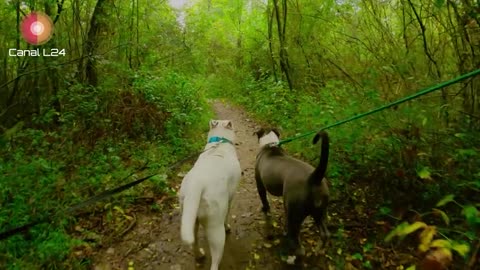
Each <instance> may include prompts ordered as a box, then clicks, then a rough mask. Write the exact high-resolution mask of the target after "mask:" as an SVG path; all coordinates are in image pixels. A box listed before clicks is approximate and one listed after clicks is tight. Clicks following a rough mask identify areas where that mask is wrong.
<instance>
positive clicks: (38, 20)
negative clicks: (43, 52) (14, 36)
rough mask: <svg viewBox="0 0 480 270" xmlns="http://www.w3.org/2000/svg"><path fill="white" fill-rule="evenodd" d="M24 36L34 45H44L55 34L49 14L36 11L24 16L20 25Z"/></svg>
mask: <svg viewBox="0 0 480 270" xmlns="http://www.w3.org/2000/svg"><path fill="white" fill-rule="evenodd" d="M20 28H21V32H22V37H23V39H25V41H26V42H28V43H30V44H32V45H42V44H44V43H46V42H47V41H49V40H50V38H51V37H52V34H53V22H52V20H51V19H50V17H48V16H47V15H45V14H43V13H41V12H37V11H34V12H32V13H30V14H28V15H27V16H25V18H23V21H22V24H21V26H20Z"/></svg>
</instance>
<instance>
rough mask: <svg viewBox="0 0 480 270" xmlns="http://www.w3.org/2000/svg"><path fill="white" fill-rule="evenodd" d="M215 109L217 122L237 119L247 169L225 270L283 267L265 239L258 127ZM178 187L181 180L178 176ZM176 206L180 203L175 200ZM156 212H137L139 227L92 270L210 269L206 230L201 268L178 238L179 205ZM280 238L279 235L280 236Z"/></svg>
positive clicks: (234, 112) (234, 111)
mask: <svg viewBox="0 0 480 270" xmlns="http://www.w3.org/2000/svg"><path fill="white" fill-rule="evenodd" d="M213 108H214V110H215V112H216V115H217V118H218V119H230V120H233V122H234V126H235V130H236V137H237V143H236V148H237V154H238V157H239V159H240V164H241V167H242V171H243V177H242V179H241V183H240V186H239V188H238V190H237V195H236V198H235V201H234V206H233V208H232V211H231V217H232V218H231V222H230V223H231V227H232V232H231V234H230V235H229V236H228V237H227V240H226V244H225V252H224V256H223V260H222V263H221V267H220V268H221V269H222V270H225V269H279V266H281V264H280V262H279V256H277V255H276V251H275V250H276V249H278V248H277V247H278V242H279V241H278V240H277V241H271V242H266V240H264V237H263V215H262V213H261V212H260V200H259V198H258V195H257V190H256V186H255V183H254V162H255V154H256V151H257V141H256V137H255V136H253V132H254V131H255V128H256V127H257V125H256V124H255V123H254V122H253V121H250V120H249V119H248V116H247V115H246V113H245V112H243V111H242V110H240V109H238V108H234V107H232V106H230V105H228V104H224V103H222V102H219V101H216V102H214V103H213ZM175 181H178V184H179V183H180V182H181V178H180V177H177V178H176V179H175ZM270 201H271V202H272V208H273V212H274V213H275V215H276V216H278V219H281V217H280V216H279V215H281V212H282V210H281V209H282V208H283V207H282V206H281V203H280V202H279V201H278V200H272V199H271V200H270ZM172 202H173V203H172V204H175V202H176V199H174V200H172ZM160 213H163V214H159V213H158V212H157V213H148V212H146V213H137V222H136V226H135V228H133V229H132V230H131V231H129V232H128V233H127V234H126V235H125V236H124V237H123V238H122V239H121V240H119V241H117V242H115V243H113V244H112V245H111V246H110V247H104V248H102V249H101V250H99V251H98V252H97V253H96V254H95V256H94V260H93V261H94V269H96V270H107V269H127V267H128V264H129V262H133V265H134V269H142V270H143V269H145V270H147V269H160V270H163V269H165V270H181V269H182V270H183V269H185V270H190V269H209V268H208V266H209V264H210V255H209V251H208V247H207V246H206V241H205V239H204V234H203V230H202V229H201V230H200V235H201V236H200V241H201V242H200V243H201V245H202V246H203V247H204V249H205V251H206V252H207V260H206V262H205V264H204V265H197V264H196V263H195V261H194V257H193V254H192V252H191V251H189V250H188V248H186V247H185V246H183V245H182V243H181V240H180V234H179V233H180V215H179V210H178V206H177V207H175V205H174V206H173V207H172V208H171V209H169V210H163V211H161V212H160ZM278 219H277V221H278V225H277V229H276V230H277V232H276V233H277V235H278V234H281V227H282V226H283V225H282V221H281V220H278ZM277 239H278V237H277Z"/></svg>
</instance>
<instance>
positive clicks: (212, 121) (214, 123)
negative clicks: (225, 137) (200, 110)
mask: <svg viewBox="0 0 480 270" xmlns="http://www.w3.org/2000/svg"><path fill="white" fill-rule="evenodd" d="M216 126H218V121H217V120H213V119H212V120H210V128H214V127H216Z"/></svg>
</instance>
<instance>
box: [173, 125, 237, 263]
mask: <svg viewBox="0 0 480 270" xmlns="http://www.w3.org/2000/svg"><path fill="white" fill-rule="evenodd" d="M234 139H235V133H234V130H233V124H232V122H231V121H230V120H210V131H209V133H208V141H207V145H206V146H205V150H204V151H203V152H202V154H200V156H199V158H198V160H197V161H196V162H195V165H194V166H193V168H192V169H191V170H190V171H189V172H188V174H187V175H186V176H185V178H184V179H183V181H182V186H181V187H180V193H179V199H180V209H181V211H182V225H181V236H182V240H183V241H184V242H185V243H186V244H188V245H190V246H191V245H192V244H193V248H194V252H195V257H196V258H197V259H201V258H202V257H203V256H204V253H203V250H201V249H199V248H198V225H199V224H200V225H202V227H203V228H204V229H205V231H206V235H207V239H208V243H209V246H210V253H211V256H212V264H211V267H210V269H211V270H217V269H218V266H219V264H220V261H221V260H222V256H223V247H224V245H225V233H226V232H228V231H229V230H230V228H229V225H228V216H229V212H230V206H231V202H232V199H233V196H234V194H235V190H236V189H237V186H238V183H239V182H240V176H241V169H240V162H239V161H238V158H237V153H236V151H235V145H234V143H233V142H234Z"/></svg>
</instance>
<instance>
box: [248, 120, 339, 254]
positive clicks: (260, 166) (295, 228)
mask: <svg viewBox="0 0 480 270" xmlns="http://www.w3.org/2000/svg"><path fill="white" fill-rule="evenodd" d="M255 133H256V134H257V136H258V141H259V144H260V151H259V153H258V155H257V160H256V165H255V180H256V182H257V190H258V194H259V195H260V199H261V200H262V204H263V208H262V211H263V212H264V213H265V215H266V218H267V228H266V229H267V231H268V230H270V228H269V227H270V226H271V223H270V218H269V217H270V215H269V212H270V205H269V204H268V200H267V191H268V192H269V193H270V194H271V195H274V196H283V203H284V207H285V215H286V217H285V218H286V230H287V241H288V246H289V249H290V251H291V250H294V251H295V255H299V256H303V255H304V253H305V250H304V248H303V246H302V245H301V244H300V242H299V233H300V228H301V226H302V223H303V221H304V220H305V218H306V217H307V216H312V217H313V219H314V221H315V224H316V225H317V226H318V227H319V229H320V237H321V239H322V242H323V245H324V244H325V243H326V242H327V240H328V238H329V237H330V233H329V231H328V229H327V226H326V225H325V221H326V220H325V219H326V215H327V206H328V201H329V191H328V186H327V182H326V181H323V179H324V175H325V171H326V169H327V163H328V152H329V138H328V134H327V133H326V132H323V131H322V132H319V133H317V134H316V136H315V137H314V139H313V143H314V144H316V143H317V142H318V140H319V139H320V138H322V146H321V154H320V163H319V165H318V167H317V168H314V167H312V166H311V165H309V164H307V163H305V162H303V161H301V160H298V159H295V158H292V157H289V156H287V154H286V153H285V151H284V150H283V149H282V148H281V147H280V146H278V145H277V143H278V142H279V137H280V135H279V132H278V131H277V130H276V129H269V130H265V129H260V130H259V131H257V132H255Z"/></svg>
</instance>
